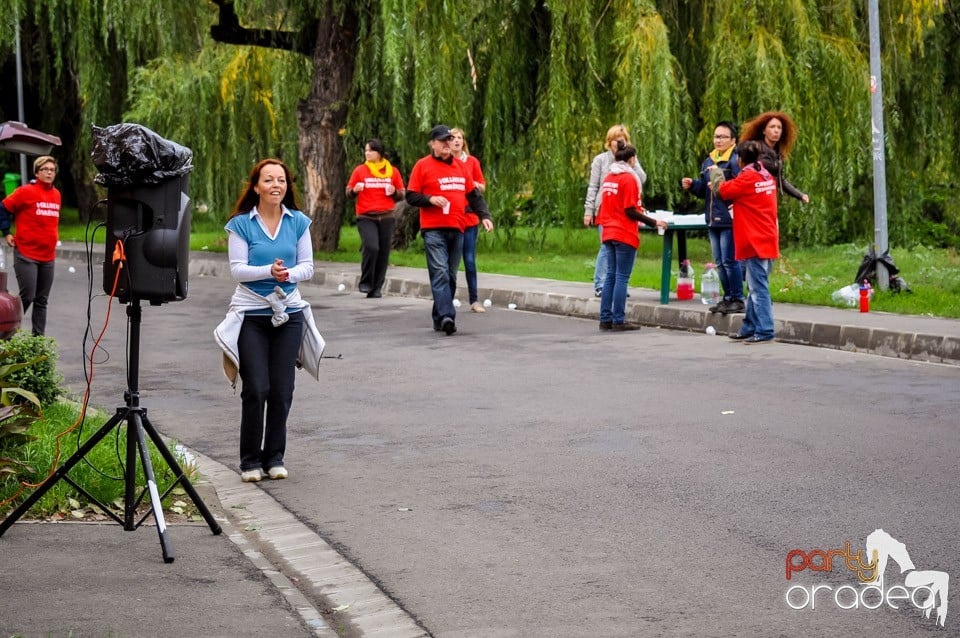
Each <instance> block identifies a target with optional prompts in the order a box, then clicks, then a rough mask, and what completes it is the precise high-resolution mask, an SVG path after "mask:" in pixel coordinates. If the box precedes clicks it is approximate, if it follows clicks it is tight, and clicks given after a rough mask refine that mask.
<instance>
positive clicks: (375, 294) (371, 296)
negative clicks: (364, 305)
mask: <svg viewBox="0 0 960 638" xmlns="http://www.w3.org/2000/svg"><path fill="white" fill-rule="evenodd" d="M382 296H383V293H381V292H380V289H379V288H375V289H373V290H371V291H370V292H368V293H367V299H379V298H380V297H382Z"/></svg>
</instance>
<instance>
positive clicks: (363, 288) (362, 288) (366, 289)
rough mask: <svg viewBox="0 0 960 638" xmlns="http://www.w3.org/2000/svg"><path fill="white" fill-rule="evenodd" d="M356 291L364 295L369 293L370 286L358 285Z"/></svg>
mask: <svg viewBox="0 0 960 638" xmlns="http://www.w3.org/2000/svg"><path fill="white" fill-rule="evenodd" d="M357 290H359V291H360V292H362V293H364V294H366V293H368V292H370V290H371V288H370V286H368V285H367V284H360V285H359V286H357Z"/></svg>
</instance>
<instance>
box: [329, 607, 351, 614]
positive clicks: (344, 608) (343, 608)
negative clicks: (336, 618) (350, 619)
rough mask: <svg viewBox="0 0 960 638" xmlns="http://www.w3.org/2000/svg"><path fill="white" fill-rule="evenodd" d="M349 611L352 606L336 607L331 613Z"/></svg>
mask: <svg viewBox="0 0 960 638" xmlns="http://www.w3.org/2000/svg"><path fill="white" fill-rule="evenodd" d="M347 609H350V605H337V606H336V607H334V608H333V609H331V610H330V611H332V612H334V613H336V612H338V611H346V610H347Z"/></svg>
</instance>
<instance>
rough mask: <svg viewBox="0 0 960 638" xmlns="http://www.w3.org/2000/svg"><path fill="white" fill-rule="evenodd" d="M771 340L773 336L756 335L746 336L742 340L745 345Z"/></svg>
mask: <svg viewBox="0 0 960 638" xmlns="http://www.w3.org/2000/svg"><path fill="white" fill-rule="evenodd" d="M771 341H773V337H758V336H757V335H753V336H752V337H748V338H746V339H744V340H743V342H744V343H745V344H747V345H754V344H757V343H770V342H771Z"/></svg>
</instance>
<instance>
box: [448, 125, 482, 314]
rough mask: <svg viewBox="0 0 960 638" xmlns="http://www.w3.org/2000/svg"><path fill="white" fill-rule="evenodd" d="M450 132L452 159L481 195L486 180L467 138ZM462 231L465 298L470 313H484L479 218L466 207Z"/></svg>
mask: <svg viewBox="0 0 960 638" xmlns="http://www.w3.org/2000/svg"><path fill="white" fill-rule="evenodd" d="M450 132H451V133H452V134H453V137H451V138H450V151H451V152H452V153H453V157H454V159H457V160H459V161H461V162H463V164H464V166H465V167H466V169H467V173H469V174H470V177H472V178H473V183H474V184H476V186H477V190H479V191H480V192H481V193H484V192H486V190H487V180H486V179H484V177H483V170H482V169H481V168H480V160H478V159H477V158H476V157H474V156H473V155H471V154H470V149H469V148H468V147H467V138H466V135H465V133H464V132H463V129H459V128H452V129H450ZM464 220H465V222H464V225H465V228H464V229H463V272H464V275H466V278H467V296H468V298H469V301H470V312H486V310H484V308H483V304H481V303H480V297H479V293H478V292H477V235H478V234H479V230H480V218H479V217H477V214H476V213H474V212H473V211H471V210H470V208H469V207H468V208H467V210H466V213H465V215H464Z"/></svg>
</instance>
